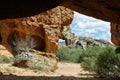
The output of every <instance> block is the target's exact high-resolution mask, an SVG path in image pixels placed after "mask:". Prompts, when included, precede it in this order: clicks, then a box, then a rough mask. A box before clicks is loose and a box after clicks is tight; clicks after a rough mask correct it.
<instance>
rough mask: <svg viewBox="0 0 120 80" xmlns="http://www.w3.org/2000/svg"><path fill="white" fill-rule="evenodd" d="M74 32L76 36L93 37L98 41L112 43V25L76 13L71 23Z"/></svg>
mask: <svg viewBox="0 0 120 80" xmlns="http://www.w3.org/2000/svg"><path fill="white" fill-rule="evenodd" d="M70 26H71V29H72V32H73V33H75V35H76V36H91V37H94V38H96V39H105V40H108V41H110V35H111V34H110V23H109V22H104V21H101V20H98V19H95V18H92V17H88V16H85V15H83V14H79V13H77V12H75V14H74V19H73V22H72V23H71V25H70Z"/></svg>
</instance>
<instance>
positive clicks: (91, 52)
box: [78, 46, 103, 63]
mask: <svg viewBox="0 0 120 80" xmlns="http://www.w3.org/2000/svg"><path fill="white" fill-rule="evenodd" d="M102 50H103V47H99V46H94V47H87V48H86V49H85V50H83V51H82V53H81V54H80V56H79V60H78V62H80V63H81V62H83V61H84V58H89V57H96V56H97V54H98V53H99V52H101V51H102Z"/></svg>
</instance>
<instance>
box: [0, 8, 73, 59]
mask: <svg viewBox="0 0 120 80" xmlns="http://www.w3.org/2000/svg"><path fill="white" fill-rule="evenodd" d="M72 19H73V11H71V10H69V9H67V8H65V7H62V6H59V7H57V8H54V9H51V10H49V11H46V12H43V13H41V14H39V15H35V16H31V17H27V18H19V19H6V20H1V21H0V41H1V44H2V45H4V46H5V47H6V48H7V49H8V50H9V51H10V52H12V53H13V55H14V56H16V55H17V54H20V53H22V52H25V51H26V52H30V50H31V49H34V50H37V51H41V52H45V53H50V54H53V53H54V52H55V51H56V49H57V48H58V40H59V36H60V32H61V31H62V30H63V26H65V25H69V24H70V23H71V21H72ZM48 59H49V58H48ZM54 60H56V59H54ZM37 61H39V60H37ZM50 61H51V60H50Z"/></svg>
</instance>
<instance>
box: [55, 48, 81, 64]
mask: <svg viewBox="0 0 120 80" xmlns="http://www.w3.org/2000/svg"><path fill="white" fill-rule="evenodd" d="M81 53H82V49H79V48H73V49H70V48H68V47H61V48H59V49H58V50H57V51H56V56H57V57H58V58H59V60H60V61H66V62H75V63H76V62H78V59H79V56H80V54H81Z"/></svg>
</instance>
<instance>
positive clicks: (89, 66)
mask: <svg viewBox="0 0 120 80" xmlns="http://www.w3.org/2000/svg"><path fill="white" fill-rule="evenodd" d="M95 62H96V57H86V58H85V59H84V61H83V62H81V67H82V68H83V69H84V70H87V71H91V72H94V71H95V69H96V65H95Z"/></svg>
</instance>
